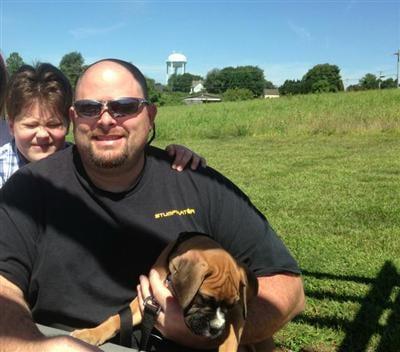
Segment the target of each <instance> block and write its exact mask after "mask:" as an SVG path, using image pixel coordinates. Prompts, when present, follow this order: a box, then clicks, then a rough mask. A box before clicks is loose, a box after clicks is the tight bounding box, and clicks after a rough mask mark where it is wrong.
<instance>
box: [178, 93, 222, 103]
mask: <svg viewBox="0 0 400 352" xmlns="http://www.w3.org/2000/svg"><path fill="white" fill-rule="evenodd" d="M183 100H185V101H194V100H197V101H221V98H220V97H219V96H218V95H214V94H209V93H198V94H192V95H189V96H188V97H186V98H184V99H183Z"/></svg>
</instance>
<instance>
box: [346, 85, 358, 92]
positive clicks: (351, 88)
mask: <svg viewBox="0 0 400 352" xmlns="http://www.w3.org/2000/svg"><path fill="white" fill-rule="evenodd" d="M360 90H362V88H361V86H360V85H359V84H352V85H350V86H348V87H347V88H346V91H347V92H358V91H360Z"/></svg>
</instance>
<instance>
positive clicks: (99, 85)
mask: <svg viewBox="0 0 400 352" xmlns="http://www.w3.org/2000/svg"><path fill="white" fill-rule="evenodd" d="M122 97H135V98H144V96H143V91H142V88H141V87H140V85H139V83H138V82H137V81H136V80H135V79H134V77H133V76H132V74H131V73H130V72H129V71H128V70H126V69H125V68H124V67H122V66H120V65H118V64H116V63H113V62H101V63H99V64H97V65H95V66H93V67H91V68H90V69H89V70H88V71H87V72H86V73H85V75H84V76H83V77H82V78H81V80H80V82H79V83H78V86H77V88H76V94H75V100H76V101H78V100H83V99H92V100H97V101H108V100H114V99H118V98H122ZM154 109H155V108H154V107H153V106H150V107H149V106H146V105H142V106H141V107H140V109H139V110H138V112H137V113H135V114H133V115H127V116H123V117H115V118H113V117H112V115H110V113H109V111H108V110H107V109H104V108H103V110H102V114H101V116H100V117H98V118H84V117H80V116H79V115H78V114H77V112H76V111H75V109H74V108H73V107H72V108H71V114H70V115H71V119H72V121H73V123H74V134H75V143H76V145H77V147H78V150H79V152H80V155H81V158H82V160H83V162H84V163H85V165H87V166H92V167H93V166H94V167H96V168H97V169H98V168H101V169H111V168H120V167H125V168H128V169H129V168H131V167H133V168H134V167H136V166H137V165H138V163H139V162H140V161H141V160H143V149H144V147H145V145H146V142H147V138H148V134H149V131H150V129H151V127H152V126H153V121H154V117H155V110H154Z"/></svg>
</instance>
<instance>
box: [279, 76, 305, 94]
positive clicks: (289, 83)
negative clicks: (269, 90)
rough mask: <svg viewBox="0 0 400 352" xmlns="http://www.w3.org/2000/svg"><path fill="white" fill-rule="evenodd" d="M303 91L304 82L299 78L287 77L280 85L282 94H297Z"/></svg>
mask: <svg viewBox="0 0 400 352" xmlns="http://www.w3.org/2000/svg"><path fill="white" fill-rule="evenodd" d="M301 93H303V83H302V81H299V80H289V79H287V80H286V81H285V82H284V83H283V84H282V85H281V86H280V87H279V94H280V95H295V94H301Z"/></svg>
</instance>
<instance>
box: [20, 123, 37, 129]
mask: <svg viewBox="0 0 400 352" xmlns="http://www.w3.org/2000/svg"><path fill="white" fill-rule="evenodd" d="M23 126H24V127H25V128H36V127H37V126H38V125H37V124H35V123H24V124H23Z"/></svg>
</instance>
